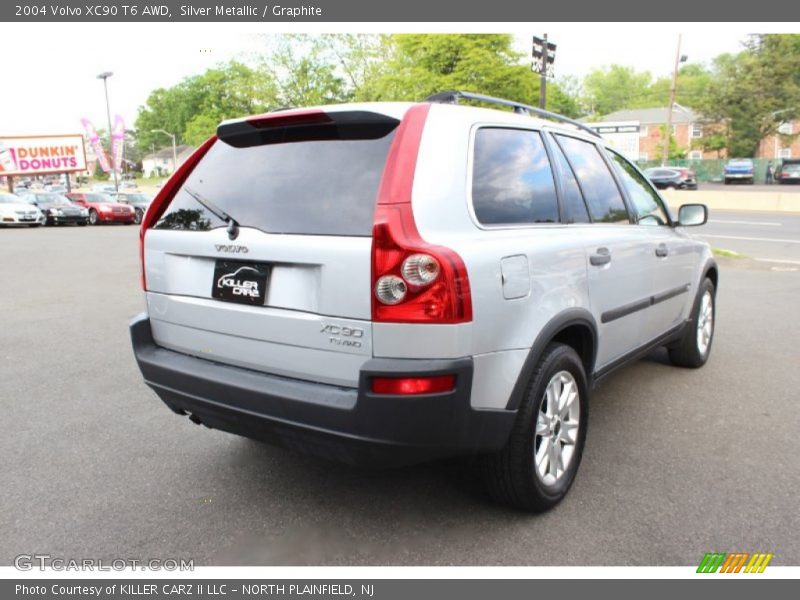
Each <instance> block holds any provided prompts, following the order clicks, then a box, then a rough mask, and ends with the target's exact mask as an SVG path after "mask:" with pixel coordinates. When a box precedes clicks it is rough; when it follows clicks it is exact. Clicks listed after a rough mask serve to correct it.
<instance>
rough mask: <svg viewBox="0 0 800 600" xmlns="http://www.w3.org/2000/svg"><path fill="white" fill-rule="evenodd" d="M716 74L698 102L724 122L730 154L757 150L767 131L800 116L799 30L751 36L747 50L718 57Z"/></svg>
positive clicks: (710, 115)
mask: <svg viewBox="0 0 800 600" xmlns="http://www.w3.org/2000/svg"><path fill="white" fill-rule="evenodd" d="M713 77H714V81H713V86H712V93H709V94H708V96H707V97H706V99H705V101H704V102H703V103H702V106H701V107H699V108H701V110H702V112H703V114H704V115H705V117H706V118H707V119H708V120H710V121H712V122H718V123H723V124H725V136H726V147H727V150H728V155H729V156H744V157H752V156H755V154H756V152H757V150H758V146H759V144H760V143H761V141H762V140H763V139H764V138H765V137H766V136H769V135H773V134H776V133H777V132H778V127H780V125H781V123H782V122H784V121H789V120H793V119H796V118H798V116H800V35H798V34H791V35H789V34H765V35H757V36H752V38H751V39H750V41H749V42H748V43H747V44H746V46H745V49H744V50H743V51H741V52H739V53H738V54H734V55H731V54H724V55H721V56H719V57H717V59H716V60H715V61H714V69H713Z"/></svg>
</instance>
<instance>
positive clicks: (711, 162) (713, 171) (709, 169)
mask: <svg viewBox="0 0 800 600" xmlns="http://www.w3.org/2000/svg"><path fill="white" fill-rule="evenodd" d="M726 162H728V161H727V159H724V158H720V159H706V160H689V159H680V160H671V161H669V162H668V163H667V166H669V167H686V168H687V169H691V170H692V171H694V172H695V174H696V175H697V181H699V182H716V183H722V181H723V180H724V173H725V170H724V168H725V163H726ZM770 162H772V169H773V172H774V170H775V167H777V166H778V163H779V162H780V161H778V160H770V159H767V158H756V159H753V165H754V166H755V180H756V183H764V182H765V181H766V177H767V164H769V163H770ZM638 165H639V168H641V169H643V170H644V169H649V168H651V167H660V166H661V161H658V160H640V161H639V162H638Z"/></svg>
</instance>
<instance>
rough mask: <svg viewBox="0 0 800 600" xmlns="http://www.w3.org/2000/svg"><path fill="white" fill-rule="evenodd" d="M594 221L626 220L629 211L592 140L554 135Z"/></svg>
mask: <svg viewBox="0 0 800 600" xmlns="http://www.w3.org/2000/svg"><path fill="white" fill-rule="evenodd" d="M556 138H557V139H558V143H559V144H561V148H562V149H563V150H564V154H566V156H567V158H569V162H570V164H571V165H572V167H573V168H574V169H575V177H576V178H577V179H578V183H580V186H581V190H583V193H584V197H585V198H586V203H587V204H588V205H589V211H590V212H591V214H592V219H594V221H595V222H597V223H628V222H629V220H628V211H627V209H626V208H625V202H624V200H623V199H622V194H621V193H620V191H619V188H618V187H617V183H616V181H614V176H613V175H612V174H611V171H610V170H609V168H608V165H607V164H606V161H605V160H603V157H602V156H601V155H600V151H599V150H598V149H597V146H595V145H594V144H592V143H589V142H584V141H583V140H579V139H576V138H572V137H568V136H563V135H557V136H556Z"/></svg>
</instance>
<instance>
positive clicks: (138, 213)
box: [133, 208, 144, 225]
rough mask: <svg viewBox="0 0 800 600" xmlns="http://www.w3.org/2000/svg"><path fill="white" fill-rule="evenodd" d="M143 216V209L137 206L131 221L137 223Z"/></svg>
mask: <svg viewBox="0 0 800 600" xmlns="http://www.w3.org/2000/svg"><path fill="white" fill-rule="evenodd" d="M143 216H144V211H142V210H140V209H138V208H137V209H136V212H135V213H134V215H133V222H134V223H136V224H137V225H139V224H140V223H141V222H142V217H143Z"/></svg>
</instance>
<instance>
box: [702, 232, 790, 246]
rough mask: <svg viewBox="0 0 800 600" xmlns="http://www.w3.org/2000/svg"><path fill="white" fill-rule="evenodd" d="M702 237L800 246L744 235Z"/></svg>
mask: <svg viewBox="0 0 800 600" xmlns="http://www.w3.org/2000/svg"><path fill="white" fill-rule="evenodd" d="M700 236H701V237H707V238H719V239H721V240H744V241H747V242H774V243H776V244H800V240H787V239H778V238H761V237H748V236H743V235H711V234H708V233H701V234H700Z"/></svg>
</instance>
